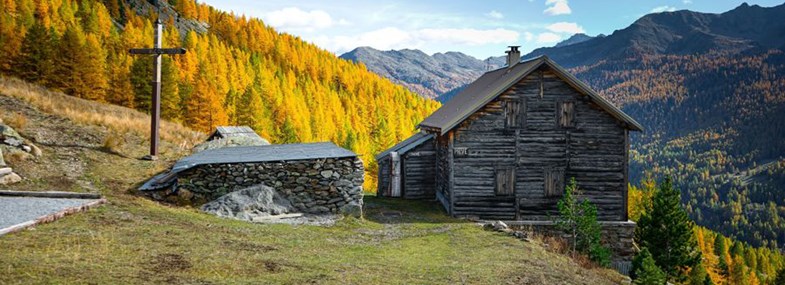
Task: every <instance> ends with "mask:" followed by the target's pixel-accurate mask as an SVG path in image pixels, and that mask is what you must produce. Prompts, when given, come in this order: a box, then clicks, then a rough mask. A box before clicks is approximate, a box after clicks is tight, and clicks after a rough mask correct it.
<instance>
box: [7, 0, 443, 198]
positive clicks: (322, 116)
mask: <svg viewBox="0 0 785 285" xmlns="http://www.w3.org/2000/svg"><path fill="white" fill-rule="evenodd" d="M159 2H162V9H161V10H160V11H161V15H160V18H161V19H163V20H164V24H165V32H164V46H165V47H176V46H182V47H185V48H186V49H188V53H186V54H185V55H182V56H174V57H169V56H164V60H163V88H162V106H161V107H162V116H163V118H165V119H168V120H172V121H177V122H182V123H184V124H185V125H187V126H189V127H191V128H193V129H195V130H199V131H203V132H207V131H209V130H210V129H212V128H213V127H214V126H218V125H227V124H229V125H235V124H237V125H250V126H251V127H252V128H253V129H254V130H256V131H257V132H258V133H260V134H261V135H262V136H264V137H265V138H268V139H270V140H271V141H273V142H276V143H291V142H311V141H333V142H335V143H337V144H339V145H342V146H344V147H346V148H349V149H352V150H353V151H355V152H357V153H359V154H361V155H362V159H363V160H364V161H365V165H366V167H367V169H368V171H369V172H370V173H373V172H375V162H374V161H373V154H375V153H378V152H380V151H381V150H383V149H386V148H387V147H388V146H390V145H392V144H394V143H395V142H397V141H400V140H402V139H404V138H405V137H407V136H408V135H410V134H411V133H412V132H413V131H414V129H415V125H416V124H417V123H419V122H420V121H421V120H422V119H423V118H424V116H426V115H428V114H430V112H431V111H433V110H435V109H436V108H437V107H438V103H436V102H434V101H431V100H426V99H423V98H421V97H419V96H418V95H416V94H414V93H412V92H410V91H408V90H406V89H405V88H403V87H400V86H397V85H395V84H393V83H391V82H389V81H388V80H386V79H383V78H381V77H379V76H378V75H376V74H373V73H371V72H368V71H367V70H366V69H365V67H364V66H362V65H359V64H354V63H352V62H350V61H346V60H341V59H338V58H336V57H335V56H334V55H333V54H331V53H329V52H327V51H325V50H322V49H320V48H318V47H316V46H314V45H312V44H309V43H305V42H304V41H302V40H301V39H299V38H298V37H295V36H292V35H289V34H284V33H278V32H277V31H275V30H274V29H272V28H270V27H268V26H266V25H265V24H264V23H263V22H262V21H261V20H258V19H248V18H245V17H239V16H236V15H233V14H229V13H226V12H221V11H217V10H215V9H213V8H212V7H210V6H207V5H204V4H197V3H196V2H195V1H194V0H177V1H174V0H172V1H159ZM169 4H171V6H170V5H169ZM0 11H2V12H0V71H1V72H2V74H4V75H9V76H17V77H20V78H22V79H25V80H28V81H31V82H35V83H40V84H43V85H45V86H47V87H50V88H53V89H59V90H62V91H64V92H65V93H67V94H70V95H73V96H77V97H81V98H86V99H91V100H96V101H101V102H108V103H113V104H117V105H122V106H127V107H133V108H136V109H138V110H142V111H147V110H148V109H149V98H150V88H151V86H150V83H149V81H150V77H151V75H150V73H151V71H150V70H151V59H150V57H145V56H131V55H129V54H128V49H129V48H139V47H151V46H152V35H153V26H152V23H153V21H154V19H156V18H157V17H159V15H158V11H159V10H157V9H155V8H154V7H153V6H152V5H150V3H148V2H145V1H141V0H103V1H86V0H83V1H79V0H47V1H43V0H2V1H0ZM178 28H179V30H178ZM375 177H376V176H375V175H368V176H367V179H366V181H367V186H368V187H373V186H372V185H373V184H374V183H375V180H374V179H375ZM370 189H373V188H370Z"/></svg>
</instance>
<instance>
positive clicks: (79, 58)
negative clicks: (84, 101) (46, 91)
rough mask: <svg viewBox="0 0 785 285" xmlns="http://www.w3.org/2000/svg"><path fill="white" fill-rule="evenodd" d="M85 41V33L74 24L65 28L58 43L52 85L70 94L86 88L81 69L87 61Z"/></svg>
mask: <svg viewBox="0 0 785 285" xmlns="http://www.w3.org/2000/svg"><path fill="white" fill-rule="evenodd" d="M84 43H85V36H84V33H83V32H82V30H81V29H79V28H78V27H74V26H72V27H68V28H67V29H66V30H65V32H64V33H63V36H62V37H61V38H60V41H59V43H58V46H59V48H58V53H57V56H56V57H55V73H54V75H53V76H52V78H53V80H52V85H53V86H54V87H56V88H59V89H60V90H62V91H63V92H65V93H66V94H69V95H76V93H77V91H82V90H84V89H85V82H84V80H83V78H82V74H81V71H80V69H82V68H84V65H85V62H86V61H87V59H86V53H85V52H86V51H85V50H84Z"/></svg>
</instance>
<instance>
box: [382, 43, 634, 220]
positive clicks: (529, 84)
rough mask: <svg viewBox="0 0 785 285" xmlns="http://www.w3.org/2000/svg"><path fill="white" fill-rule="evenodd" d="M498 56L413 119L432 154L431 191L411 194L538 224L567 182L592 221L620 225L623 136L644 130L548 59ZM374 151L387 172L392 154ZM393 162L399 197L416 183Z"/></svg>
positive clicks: (464, 211) (452, 208)
mask: <svg viewBox="0 0 785 285" xmlns="http://www.w3.org/2000/svg"><path fill="white" fill-rule="evenodd" d="M507 53H508V56H507V63H508V64H507V65H508V66H506V67H502V68H500V69H497V70H493V71H489V72H487V73H485V74H484V75H482V76H481V77H480V78H478V79H477V80H476V81H474V82H473V83H471V84H469V85H468V86H467V87H466V88H465V89H464V90H463V91H461V92H460V93H458V94H457V95H456V96H455V97H453V98H452V99H451V100H450V101H448V102H446V103H445V104H444V105H443V106H442V107H441V108H440V109H438V110H437V111H436V112H434V113H433V114H432V115H431V116H429V117H428V118H426V119H425V120H423V121H422V122H421V123H420V125H419V127H420V129H421V130H422V131H423V132H424V133H427V134H432V135H434V139H433V147H434V150H435V154H434V155H433V156H426V157H428V158H432V159H433V161H429V162H428V163H432V166H433V168H434V173H435V177H433V178H434V180H433V185H434V188H433V192H431V191H420V192H422V193H428V195H430V193H434V196H432V197H431V198H435V199H437V200H438V201H440V202H441V204H442V205H443V206H444V208H445V209H446V210H447V212H448V213H449V214H450V215H453V216H465V217H478V218H481V219H498V220H524V221H525V220H531V221H538V220H539V221H542V220H549V219H550V218H549V216H554V215H556V214H557V212H556V211H557V208H556V204H557V201H558V200H559V199H560V198H561V197H562V195H563V192H564V187H565V184H566V182H567V181H568V180H569V179H570V178H575V180H576V181H577V183H578V186H579V188H580V189H582V191H583V192H582V193H583V194H582V195H583V196H582V197H583V198H587V199H589V200H590V201H591V202H592V203H593V204H594V205H596V206H597V209H598V218H599V220H601V221H627V179H628V178H627V177H628V175H627V169H628V166H627V164H628V151H629V132H630V131H641V130H642V129H643V127H642V126H641V125H640V124H639V123H638V122H636V121H635V120H634V119H632V118H631V117H630V116H628V115H627V114H625V113H624V112H622V111H621V110H620V109H619V108H617V107H616V106H614V105H613V104H611V103H610V102H608V101H607V100H605V99H604V98H602V97H601V96H600V95H599V94H597V92H595V91H594V90H592V89H591V88H589V87H588V86H587V85H586V84H585V83H583V82H581V81H580V80H578V79H576V78H575V77H574V76H573V75H572V74H570V73H569V72H567V71H566V70H565V69H564V68H562V67H561V66H559V65H558V64H556V63H555V62H553V61H552V60H551V59H549V58H548V57H546V56H541V57H537V58H534V59H529V60H525V61H520V53H519V52H518V50H517V47H512V50H510V51H508V52H507ZM407 141H408V140H407ZM404 143H405V142H404ZM396 147H399V146H398V145H397V146H396ZM394 148H395V147H394ZM394 148H393V149H394ZM393 152H394V150H393ZM389 153H391V152H390V151H387V152H385V153H382V154H389ZM380 156H381V159H380V160H379V161H380V166H379V169H380V173H384V172H389V171H390V170H388V169H390V168H391V167H389V166H387V165H388V164H389V165H390V166H391V165H394V164H392V163H391V162H392V156H391V155H380ZM388 157H389V159H388ZM423 158H425V157H423ZM405 159H406V158H404V162H405ZM418 163H420V164H422V163H423V162H418ZM401 167H402V168H401V169H403V173H404V174H403V175H402V181H403V182H402V183H403V184H405V185H404V187H403V192H402V193H404V195H403V197H405V198H406V197H407V196H406V195H405V193H406V189H408V188H412V187H417V186H414V185H410V184H407V183H406V180H407V178H408V177H407V173H406V169H405V167H406V166H405V163H404V164H403V166H401ZM428 169H430V168H428ZM390 173H393V172H390ZM391 177H393V176H392V175H391ZM385 179H387V178H386V174H380V183H379V185H380V186H379V187H380V190H382V191H380V193H382V195H386V196H396V195H395V194H396V193H395V192H390V190H388V189H389V186H387V184H383V183H387V180H385ZM415 181H428V182H427V183H430V181H429V180H427V179H421V180H415ZM429 185H430V184H423V185H421V186H422V187H429ZM387 193H391V194H389V195H388V194H387ZM418 197H421V196H418Z"/></svg>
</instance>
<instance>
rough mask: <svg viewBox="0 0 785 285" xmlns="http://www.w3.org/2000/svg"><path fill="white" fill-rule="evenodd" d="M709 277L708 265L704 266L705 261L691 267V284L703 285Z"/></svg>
mask: <svg viewBox="0 0 785 285" xmlns="http://www.w3.org/2000/svg"><path fill="white" fill-rule="evenodd" d="M707 277H708V273H707V272H706V267H704V266H703V263H698V265H695V266H693V267H692V268H691V269H690V276H689V284H694V285H702V284H703V283H704V282H706V278H707Z"/></svg>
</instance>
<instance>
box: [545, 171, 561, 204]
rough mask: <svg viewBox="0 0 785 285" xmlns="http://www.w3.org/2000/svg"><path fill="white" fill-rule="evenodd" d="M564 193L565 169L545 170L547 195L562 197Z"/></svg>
mask: <svg viewBox="0 0 785 285" xmlns="http://www.w3.org/2000/svg"><path fill="white" fill-rule="evenodd" d="M563 194H564V169H561V168H550V169H546V170H545V197H561V196H562V195H563Z"/></svg>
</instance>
